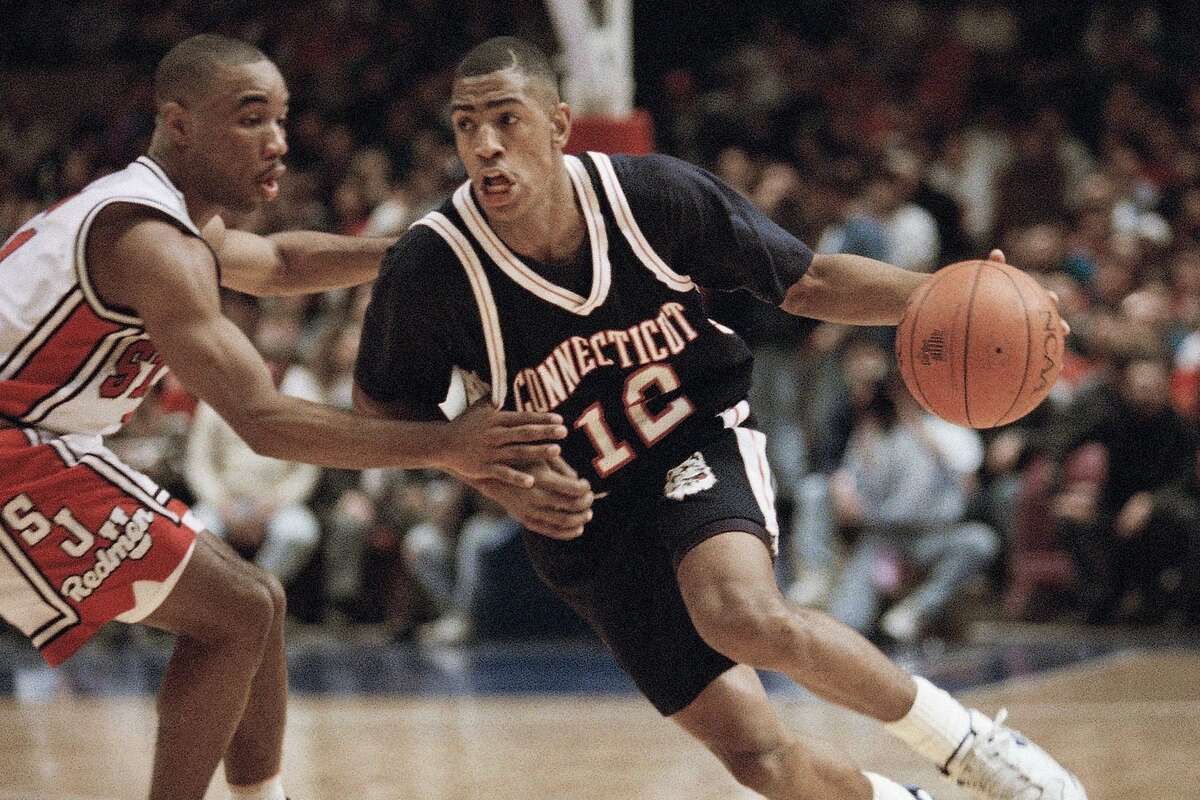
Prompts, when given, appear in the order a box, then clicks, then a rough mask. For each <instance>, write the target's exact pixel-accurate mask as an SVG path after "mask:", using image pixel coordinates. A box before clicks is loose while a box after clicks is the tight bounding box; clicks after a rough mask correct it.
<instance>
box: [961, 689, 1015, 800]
mask: <svg viewBox="0 0 1200 800" xmlns="http://www.w3.org/2000/svg"><path fill="white" fill-rule="evenodd" d="M1006 719H1008V709H1006V708H1002V709H1000V713H998V714H996V718H995V719H994V720H992V729H991V730H990V731H988V733H987V735H986V736H985V737H984V740H983V742H982V744H981V745H980V749H982V750H983V754H981V756H977V757H975V758H972V756H973V755H975V754H974V752H972V753H970V754H968V756H967V759H966V761H965V762H964V764H963V767H964V769H963V772H962V774H960V775H959V778H958V783H959V785H961V786H965V787H967V788H969V789H978V790H980V791H982V792H984V793H985V794H987V795H988V796H993V797H994V796H998V795H999V794H1000V793H1001V791H1012V790H1013V788H1014V787H1013V786H1012V783H1013V781H1014V780H1016V781H1019V782H1020V783H1021V784H1022V787H1021V788H1026V787H1028V786H1030V785H1032V784H1031V781H1030V780H1029V777H1028V776H1027V775H1026V774H1025V772H1024V770H1023V769H1022V767H1021V765H1020V763H1019V762H1018V759H1017V758H1016V752H1015V751H1014V749H1013V748H1015V747H1017V742H1016V740H1015V738H1014V734H1013V731H1012V729H1010V728H1006V727H1005V726H1004V720H1006ZM971 749H972V751H974V749H975V748H974V747H972V748H971ZM997 762H999V764H997ZM997 766H999V767H1001V768H1000V769H997V768H996V767H997ZM972 767H976V768H974V769H973V768H972Z"/></svg>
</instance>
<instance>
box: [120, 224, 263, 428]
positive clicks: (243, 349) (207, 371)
mask: <svg viewBox="0 0 1200 800" xmlns="http://www.w3.org/2000/svg"><path fill="white" fill-rule="evenodd" d="M159 233H162V232H161V231H159ZM154 234H155V231H154V230H153V229H152V228H144V229H142V230H137V231H131V232H130V233H129V234H128V235H125V236H122V237H120V239H119V240H118V241H117V242H116V243H115V245H114V247H113V248H112V251H111V257H112V258H113V259H122V258H124V259H125V262H124V263H125V264H127V265H128V269H129V272H130V273H131V274H136V275H137V276H138V279H137V281H136V285H135V286H133V287H131V289H130V291H129V292H128V294H127V295H126V296H127V297H128V300H129V304H130V305H131V306H132V307H133V309H134V310H135V311H136V312H137V314H138V316H140V317H141V318H142V321H143V322H144V324H145V327H146V333H147V334H149V335H150V338H151V340H152V341H153V342H154V344H155V347H157V349H158V351H159V352H160V353H161V354H162V356H163V359H164V360H165V361H166V363H167V364H168V365H169V366H170V367H171V369H172V371H173V372H175V374H176V376H177V377H178V378H179V379H180V381H181V382H182V383H183V384H184V386H185V387H186V388H187V389H188V391H190V392H191V393H192V394H194V395H196V396H197V397H199V398H200V399H201V400H204V401H205V402H207V403H208V404H209V405H211V406H212V407H213V408H214V409H216V410H217V412H218V413H220V414H221V415H222V416H224V417H226V419H229V420H230V422H231V423H233V422H234V421H235V419H237V418H240V417H244V416H248V415H252V414H253V413H254V409H255V406H256V405H257V404H258V403H259V402H260V401H261V400H265V399H267V398H269V397H271V396H273V395H274V384H273V383H272V381H271V376H270V373H269V371H268V370H267V367H266V365H265V364H264V363H263V360H262V358H261V357H260V356H259V354H258V352H257V351H256V350H255V349H254V346H253V345H252V344H251V343H250V341H249V340H248V339H247V338H246V336H245V334H243V333H242V332H241V331H240V330H239V329H238V327H237V326H236V325H234V323H233V322H232V321H230V320H229V319H227V318H226V317H225V316H223V315H222V313H221V301H220V295H219V292H218V288H217V282H216V278H215V270H214V268H213V263H212V258H213V257H212V254H211V252H209V250H208V248H207V247H206V246H205V245H204V243H203V242H201V241H200V240H199V239H196V238H194V237H187V236H184V235H182V234H181V235H178V236H163V237H159V238H156V237H155V235H154ZM235 427H237V426H236V424H235Z"/></svg>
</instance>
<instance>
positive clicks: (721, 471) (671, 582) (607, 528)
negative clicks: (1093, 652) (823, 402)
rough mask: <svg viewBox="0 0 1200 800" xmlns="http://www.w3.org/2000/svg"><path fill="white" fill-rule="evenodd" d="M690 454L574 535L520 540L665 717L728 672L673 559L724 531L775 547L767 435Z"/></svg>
mask: <svg viewBox="0 0 1200 800" xmlns="http://www.w3.org/2000/svg"><path fill="white" fill-rule="evenodd" d="M687 452H688V453H690V454H689V455H685V456H683V457H674V458H672V461H673V462H674V463H664V464H656V465H653V466H647V467H643V468H642V469H640V470H638V472H637V473H636V478H635V479H633V480H630V481H627V482H626V483H625V484H623V485H622V487H621V488H620V489H617V490H614V491H613V492H612V493H611V494H610V495H608V496H607V497H604V498H602V499H599V500H597V501H596V503H595V505H594V507H593V514H594V516H593V519H592V521H591V522H590V523H588V526H587V528H586V529H585V530H584V533H583V535H582V536H580V537H579V538H577V539H572V540H569V541H557V540H554V539H550V538H547V537H545V536H540V535H538V534H535V533H531V532H529V531H526V532H525V534H524V536H525V544H526V548H527V550H528V552H529V554H530V557H531V559H532V560H533V564H534V567H535V568H536V570H537V572H538V574H539V575H540V576H541V578H542V580H543V581H545V583H546V584H547V585H548V586H550V588H551V589H553V590H554V591H555V592H556V593H557V594H558V595H559V596H560V597H562V598H563V599H564V600H566V602H567V603H569V604H570V605H571V606H572V607H573V608H574V609H575V611H576V612H577V613H578V614H580V616H582V617H583V618H584V619H586V620H587V621H588V622H589V623H590V624H591V626H592V628H594V629H595V630H596V632H597V633H598V634H599V635H600V638H601V639H602V640H603V641H604V643H605V645H607V647H608V648H609V649H610V650H611V651H612V653H613V655H614V656H615V657H616V660H617V663H618V664H620V666H621V668H622V669H623V670H624V671H625V672H626V673H628V674H629V675H630V677H632V678H633V681H634V683H635V684H636V685H637V687H638V688H639V689H640V690H641V692H642V693H643V694H644V695H645V696H646V697H647V698H648V699H649V700H650V702H651V703H653V704H654V707H655V708H657V709H658V711H659V712H660V713H661V714H663V715H664V716H670V715H671V714H674V713H676V712H677V711H680V710H682V709H683V708H685V707H686V706H687V705H688V704H689V703H691V702H692V701H693V700H694V699H696V696H697V695H699V694H700V692H701V691H703V690H704V688H705V687H706V686H708V685H709V684H710V683H711V682H712V681H713V680H714V679H716V678H717V677H718V676H720V675H721V674H722V673H724V672H725V671H726V670H728V669H729V668H730V667H732V666H733V665H734V662H733V661H731V660H730V659H728V658H726V657H725V656H724V655H722V654H720V653H718V652H717V651H716V650H713V649H712V648H711V647H709V646H708V645H707V644H706V643H705V642H704V640H702V639H701V638H700V634H699V633H698V632H697V631H696V627H695V625H693V624H692V620H691V617H690V616H689V615H688V611H687V608H686V607H685V606H684V602H683V597H682V596H681V594H680V591H679V583H678V581H677V579H676V575H675V569H676V567H677V566H678V564H679V562H680V561H681V560H682V559H683V557H684V556H685V555H687V553H688V551H690V550H691V549H692V548H693V547H695V546H696V545H698V544H700V543H701V542H703V541H705V540H706V539H709V538H711V537H713V536H716V535H717V534H720V533H723V532H725V531H733V530H736V531H745V532H747V533H750V534H752V535H754V536H756V537H758V538H759V539H760V540H761V541H762V542H763V544H764V546H766V547H768V548H769V549H770V551H771V555H772V557H774V556H775V554H776V550H777V547H778V530H779V529H778V524H777V522H776V518H775V507H774V503H775V497H774V492H773V490H772V487H771V472H770V468H769V467H768V466H767V459H766V452H765V437H764V436H763V435H762V433H760V432H758V431H756V430H753V429H750V428H745V427H735V428H727V429H724V430H722V431H721V432H720V433H719V434H717V435H716V437H715V438H712V439H710V440H708V441H706V442H703V443H701V444H699V445H698V446H697V447H696V448H695V449H694V450H693V449H691V448H689V449H688V451H687ZM630 466H631V467H633V466H634V465H632V464H631V465H630Z"/></svg>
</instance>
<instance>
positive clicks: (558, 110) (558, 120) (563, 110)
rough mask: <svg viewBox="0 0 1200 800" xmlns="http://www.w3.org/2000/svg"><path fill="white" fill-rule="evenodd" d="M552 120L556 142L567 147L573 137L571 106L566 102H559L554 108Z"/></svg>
mask: <svg viewBox="0 0 1200 800" xmlns="http://www.w3.org/2000/svg"><path fill="white" fill-rule="evenodd" d="M550 121H551V123H553V125H554V143H555V144H556V145H558V146H559V147H566V146H567V140H568V139H570V138H571V107H570V106H569V105H567V104H566V103H558V104H557V105H556V106H555V107H554V108H553V110H552V113H551V115H550Z"/></svg>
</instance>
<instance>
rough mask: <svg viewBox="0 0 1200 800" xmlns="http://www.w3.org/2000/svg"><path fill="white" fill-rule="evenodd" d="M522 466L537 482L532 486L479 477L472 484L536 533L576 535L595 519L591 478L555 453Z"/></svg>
mask: <svg viewBox="0 0 1200 800" xmlns="http://www.w3.org/2000/svg"><path fill="white" fill-rule="evenodd" d="M523 469H524V470H525V471H526V472H528V473H529V474H530V475H532V476H533V477H534V479H535V483H534V485H533V487H532V488H530V489H518V488H514V487H513V486H511V485H508V484H504V483H500V482H498V481H477V482H473V483H472V485H473V486H474V487H475V488H476V489H477V490H479V492H481V493H482V494H483V495H484V496H485V497H487V498H489V499H491V500H494V501H495V502H497V503H499V504H500V505H501V506H503V507H504V510H505V511H507V512H508V513H509V514H510V515H511V516H512V517H513V519H515V520H516V521H517V522H519V523H521V524H522V525H524V526H525V527H526V528H528V529H529V530H531V531H533V532H534V533H540V534H542V535H543V536H548V537H550V538H551V539H574V538H576V537H579V536H582V535H583V528H584V526H585V525H587V523H588V522H590V521H591V519H592V510H591V509H592V502H593V501H594V500H595V495H594V494H593V493H592V489H591V486H589V485H588V482H587V481H585V480H583V479H582V478H580V477H579V476H578V475H576V474H575V471H574V470H573V469H571V467H570V466H569V465H568V464H567V463H566V462H565V461H563V460H562V458H561V457H556V458H553V459H549V460H546V461H542V462H539V463H536V464H530V465H526V466H524V467H523Z"/></svg>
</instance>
